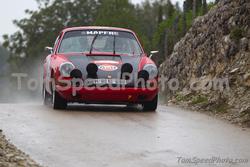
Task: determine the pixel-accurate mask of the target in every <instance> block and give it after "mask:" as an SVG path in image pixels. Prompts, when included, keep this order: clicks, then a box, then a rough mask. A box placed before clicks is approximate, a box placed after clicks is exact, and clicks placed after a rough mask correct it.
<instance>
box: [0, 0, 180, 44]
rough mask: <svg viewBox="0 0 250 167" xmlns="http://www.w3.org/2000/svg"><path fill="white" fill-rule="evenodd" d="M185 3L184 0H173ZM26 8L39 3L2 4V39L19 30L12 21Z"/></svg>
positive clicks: (15, 0) (17, 1) (13, 0)
mask: <svg viewBox="0 0 250 167" xmlns="http://www.w3.org/2000/svg"><path fill="white" fill-rule="evenodd" d="M141 1H143V0H131V2H133V3H140V2H141ZM176 1H179V2H180V5H181V4H182V3H183V0H172V2H173V3H176ZM25 9H37V3H36V1H35V0H5V1H3V0H2V2H1V4H0V20H1V26H0V41H2V35H3V34H12V33H13V32H15V31H16V30H17V27H15V26H14V25H13V23H12V21H13V20H15V19H17V20H18V19H22V18H24V17H25V12H24V11H25Z"/></svg>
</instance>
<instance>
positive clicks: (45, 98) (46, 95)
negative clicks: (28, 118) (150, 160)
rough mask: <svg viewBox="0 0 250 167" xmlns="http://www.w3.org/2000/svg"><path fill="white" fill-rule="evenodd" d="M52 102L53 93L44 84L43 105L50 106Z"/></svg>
mask: <svg viewBox="0 0 250 167" xmlns="http://www.w3.org/2000/svg"><path fill="white" fill-rule="evenodd" d="M50 104H51V95H50V94H49V93H48V92H47V90H46V89H45V87H44V86H43V105H45V106H49V105H50Z"/></svg>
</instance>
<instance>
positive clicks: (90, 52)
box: [89, 34, 98, 54]
mask: <svg viewBox="0 0 250 167" xmlns="http://www.w3.org/2000/svg"><path fill="white" fill-rule="evenodd" d="M97 37H98V34H96V35H95V37H94V38H93V40H92V42H91V45H90V50H89V54H92V50H93V46H94V43H95V40H96V39H97Z"/></svg>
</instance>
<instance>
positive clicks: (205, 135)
mask: <svg viewBox="0 0 250 167" xmlns="http://www.w3.org/2000/svg"><path fill="white" fill-rule="evenodd" d="M0 128H1V129H3V131H4V133H5V134H6V136H7V138H8V139H10V141H11V142H12V143H14V144H15V145H16V146H17V147H18V148H20V149H21V150H22V151H24V152H26V153H27V154H29V155H30V156H31V157H32V158H33V159H34V160H36V161H37V162H38V163H40V164H41V165H44V166H48V167H179V166H180V167H182V166H183V167H187V166H195V167H196V166H197V167H200V166H223V167H226V166H232V167H234V166H244V167H249V166H250V162H248V163H246V159H248V161H250V131H249V130H242V129H241V128H238V127H235V126H233V125H230V124H228V123H225V122H223V121H221V120H217V119H214V118H212V117H209V116H206V115H203V114H200V113H196V112H190V111H184V110H182V109H178V108H175V107H165V106H160V107H159V109H158V111H157V112H156V113H150V112H147V113H143V112H140V111H136V110H133V109H126V108H124V107H123V106H71V107H70V109H69V110H67V111H54V110H52V109H50V108H47V107H44V106H43V105H41V104H1V105H0ZM212 157H214V158H215V157H216V158H218V159H219V160H220V159H221V160H222V159H224V158H229V159H232V160H233V161H235V162H236V161H237V162H238V161H244V163H242V162H241V163H237V164H230V163H227V162H226V163H222V162H220V163H218V162H219V161H218V162H215V163H210V164H209V163H207V162H201V161H202V158H204V159H209V158H212ZM190 158H192V162H200V163H198V164H194V163H191V162H190V161H189V159H190Z"/></svg>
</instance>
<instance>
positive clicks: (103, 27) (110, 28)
mask: <svg viewBox="0 0 250 167" xmlns="http://www.w3.org/2000/svg"><path fill="white" fill-rule="evenodd" d="M91 29H94V30H106V31H107V30H109V31H126V32H131V33H134V32H133V31H132V30H129V29H126V28H118V27H105V26H83V27H70V28H65V29H64V30H63V32H68V31H76V30H91Z"/></svg>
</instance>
